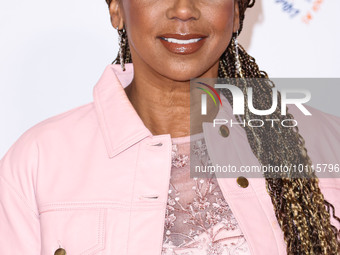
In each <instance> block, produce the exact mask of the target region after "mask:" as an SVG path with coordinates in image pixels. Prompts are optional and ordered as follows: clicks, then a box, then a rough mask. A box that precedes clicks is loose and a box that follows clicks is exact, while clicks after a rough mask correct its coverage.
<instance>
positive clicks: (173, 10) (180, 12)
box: [166, 0, 201, 21]
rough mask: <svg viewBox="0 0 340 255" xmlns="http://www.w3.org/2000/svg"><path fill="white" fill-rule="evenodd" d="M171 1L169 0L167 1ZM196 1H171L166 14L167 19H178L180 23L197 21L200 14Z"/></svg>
mask: <svg viewBox="0 0 340 255" xmlns="http://www.w3.org/2000/svg"><path fill="white" fill-rule="evenodd" d="M167 1H171V0H167ZM195 1H196V0H173V1H172V2H173V3H172V4H171V5H170V7H169V8H168V10H167V12H166V16H167V18H168V19H178V20H181V21H188V20H197V19H199V18H200V15H201V12H200V10H199V9H198V8H197V7H196V4H195Z"/></svg>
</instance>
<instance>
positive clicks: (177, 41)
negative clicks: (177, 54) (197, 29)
mask: <svg viewBox="0 0 340 255" xmlns="http://www.w3.org/2000/svg"><path fill="white" fill-rule="evenodd" d="M162 39H163V40H165V41H168V42H171V43H177V44H189V43H196V42H198V41H200V40H202V38H195V39H189V40H178V39H175V38H165V37H162Z"/></svg>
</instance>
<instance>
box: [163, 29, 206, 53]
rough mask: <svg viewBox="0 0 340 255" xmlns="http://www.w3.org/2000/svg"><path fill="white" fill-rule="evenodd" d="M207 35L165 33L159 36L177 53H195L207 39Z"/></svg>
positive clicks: (168, 48)
mask: <svg viewBox="0 0 340 255" xmlns="http://www.w3.org/2000/svg"><path fill="white" fill-rule="evenodd" d="M206 38H207V36H206V35H202V34H163V35H160V36H158V39H160V41H161V43H162V44H163V45H164V47H165V48H166V49H167V50H169V51H170V52H172V53H175V54H182V55H187V54H193V53H195V52H196V51H198V50H199V49H200V48H201V47H202V46H203V44H204V43H205V41H206Z"/></svg>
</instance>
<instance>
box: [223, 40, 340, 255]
mask: <svg viewBox="0 0 340 255" xmlns="http://www.w3.org/2000/svg"><path fill="white" fill-rule="evenodd" d="M234 47H235V43H234V41H233V40H232V41H231V43H230V45H229V46H228V48H227V49H226V51H225V52H224V54H223V55H222V56H221V59H220V68H219V78H227V79H228V78H230V77H233V78H234V77H236V78H240V77H239V75H238V74H237V72H236V70H235V69H236V67H235V64H234V63H235V61H236V59H235V57H234V56H235V54H234V52H235V49H233V48H234ZM239 48H240V49H239V55H240V57H239V59H240V61H241V65H242V70H243V72H244V76H245V77H247V78H254V79H252V80H251V81H252V82H247V83H246V85H245V83H237V86H239V87H240V89H242V90H243V91H244V87H243V86H249V87H250V86H251V87H252V88H253V93H254V100H253V104H254V107H255V108H256V109H269V108H270V107H271V105H272V102H271V100H270V99H271V98H272V93H271V89H272V87H273V86H274V84H273V83H272V82H271V81H269V80H268V76H267V74H266V73H265V72H261V71H260V70H259V68H258V66H257V65H256V63H255V60H254V58H252V57H251V56H249V55H248V54H247V53H246V51H245V50H244V49H243V48H242V47H241V46H240V47H239ZM229 63H231V64H229ZM256 78H264V79H256ZM264 80H266V81H267V82H264ZM268 81H269V82H268ZM221 92H222V93H223V95H225V96H226V98H227V99H228V101H229V102H230V103H231V105H232V95H231V93H230V92H229V90H225V89H221ZM279 98H280V97H279ZM278 100H279V102H278V105H281V103H280V99H278ZM246 111H247V112H246V114H245V116H248V118H250V119H262V120H265V119H278V120H280V121H282V120H285V119H293V116H292V115H291V114H289V113H287V115H286V116H282V115H281V111H280V109H279V108H277V109H276V111H275V112H274V113H273V114H271V115H270V116H257V115H254V114H253V113H251V112H250V111H249V109H246ZM237 117H238V118H241V120H243V119H245V120H246V121H248V120H247V117H242V116H237ZM244 129H245V131H246V134H247V137H248V141H249V144H250V147H251V149H252V151H253V153H254V154H255V156H257V158H258V160H259V162H260V163H261V164H263V165H268V164H270V165H274V166H279V165H280V164H284V165H299V164H303V165H307V166H308V167H309V169H308V170H309V171H308V172H307V174H305V175H306V176H305V177H306V178H286V177H285V178H269V177H266V188H267V191H268V194H269V195H270V197H271V200H272V203H273V205H274V210H275V215H276V217H277V220H278V222H279V225H280V227H281V229H282V231H283V232H284V238H285V241H286V243H287V253H288V254H327V255H328V254H338V253H339V251H340V248H339V247H340V243H339V240H337V235H338V230H337V229H336V228H335V227H334V226H333V225H331V223H330V213H329V211H330V208H331V209H332V214H333V218H334V219H336V220H337V221H339V222H340V219H339V218H338V217H336V216H335V215H334V214H335V210H334V206H333V205H331V204H330V203H329V202H328V201H325V200H324V197H323V194H322V193H321V191H320V188H319V184H318V183H319V181H318V178H317V177H316V176H315V175H314V174H312V171H311V160H310V158H309V156H308V154H307V150H306V148H305V141H304V139H303V138H302V136H301V135H300V134H299V130H298V128H297V127H294V128H284V129H280V128H279V127H275V128H261V129H259V128H255V129H254V128H252V127H250V126H245V127H244ZM254 138H259V139H260V141H261V144H260V147H259V144H258V141H257V139H254ZM307 177H308V178H307ZM339 233H340V232H339Z"/></svg>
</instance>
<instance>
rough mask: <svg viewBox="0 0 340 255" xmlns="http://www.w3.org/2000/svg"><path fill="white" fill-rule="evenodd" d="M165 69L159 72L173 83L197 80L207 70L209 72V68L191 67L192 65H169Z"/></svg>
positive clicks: (201, 66)
mask: <svg viewBox="0 0 340 255" xmlns="http://www.w3.org/2000/svg"><path fill="white" fill-rule="evenodd" d="M167 66H168V67H167V68H164V69H163V68H161V69H160V70H159V72H160V73H161V74H162V75H163V76H165V77H167V78H168V79H171V80H174V81H180V82H185V81H190V80H191V79H193V78H198V77H200V76H202V75H203V74H204V73H205V72H207V70H209V68H210V67H209V66H207V67H205V66H203V65H193V64H190V63H188V64H178V63H177V64H171V65H167Z"/></svg>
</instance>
